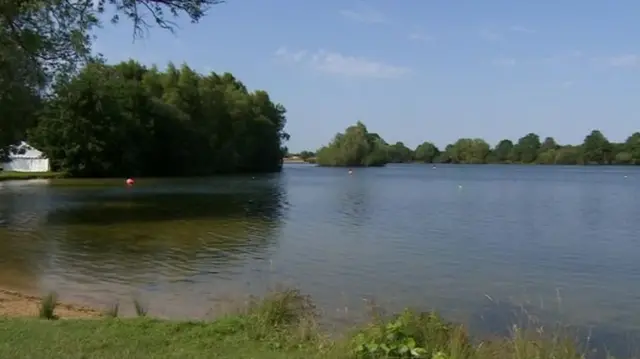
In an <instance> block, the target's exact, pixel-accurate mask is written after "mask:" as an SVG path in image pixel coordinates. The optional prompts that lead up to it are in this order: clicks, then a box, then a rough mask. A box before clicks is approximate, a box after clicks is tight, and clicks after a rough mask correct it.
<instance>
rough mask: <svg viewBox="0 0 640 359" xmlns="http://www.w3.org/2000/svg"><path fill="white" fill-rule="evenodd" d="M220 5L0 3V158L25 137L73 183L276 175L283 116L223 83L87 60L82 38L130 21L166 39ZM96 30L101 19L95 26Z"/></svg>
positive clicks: (230, 79) (264, 97) (209, 1)
mask: <svg viewBox="0 0 640 359" xmlns="http://www.w3.org/2000/svg"><path fill="white" fill-rule="evenodd" d="M220 2H221V1H220V0H162V1H160V0H74V1H53V0H44V1H42V0H24V1H4V2H2V4H0V108H2V112H3V113H2V115H1V116H0V159H3V160H6V159H7V158H8V157H9V155H10V154H11V153H12V152H15V151H16V150H17V147H16V145H17V144H19V142H20V141H22V140H25V139H27V140H28V142H30V143H31V144H32V145H34V146H35V147H37V148H39V149H40V150H42V151H43V152H44V153H45V154H46V155H47V157H49V159H50V160H51V165H52V168H53V169H54V170H58V171H63V172H66V173H68V174H70V175H73V176H90V177H105V176H106V177H108V176H132V175H138V176H143V175H144V176H176V175H208V174H215V173H237V172H271V171H278V170H279V169H280V168H281V165H282V157H283V154H284V152H285V151H286V148H285V147H284V143H285V141H286V140H288V138H289V135H288V134H287V133H286V132H284V126H285V124H286V116H285V114H286V109H285V108H284V106H282V105H280V104H277V103H274V102H273V101H272V100H271V98H270V97H269V94H268V93H267V92H265V91H249V90H248V89H247V88H246V86H245V85H244V84H243V83H242V82H241V81H239V80H238V79H236V78H234V76H233V75H232V74H229V73H225V74H216V73H210V74H206V75H202V74H198V73H196V72H195V71H194V70H193V69H191V68H190V67H189V66H187V65H182V66H181V67H180V68H176V66H174V65H173V64H169V66H168V67H167V69H166V70H164V71H160V70H158V68H156V67H155V66H152V67H146V66H144V65H142V64H140V63H137V62H135V61H129V62H123V63H120V64H111V65H110V64H107V63H106V61H105V60H104V59H103V58H102V57H101V56H95V55H92V51H91V45H92V41H93V39H94V38H93V36H92V34H93V30H94V29H95V28H96V27H97V26H99V25H100V18H101V17H104V16H105V15H104V14H105V12H106V11H107V10H112V11H113V16H112V17H111V18H110V19H108V20H110V21H111V22H112V23H117V22H118V21H119V19H120V18H121V17H122V18H127V19H130V20H131V22H132V24H133V31H134V34H136V35H139V34H141V33H142V32H143V31H144V30H145V29H146V27H147V24H148V22H149V23H153V24H154V25H159V27H161V28H164V29H169V30H172V27H171V26H172V24H173V22H172V21H171V20H170V17H176V16H180V15H183V16H184V15H186V16H187V17H188V18H190V19H191V20H192V21H194V22H197V21H198V20H199V19H201V18H202V17H203V16H204V15H205V12H206V11H207V10H208V8H209V7H210V6H212V5H214V4H218V3H220ZM103 20H104V18H103Z"/></svg>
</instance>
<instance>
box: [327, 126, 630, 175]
mask: <svg viewBox="0 0 640 359" xmlns="http://www.w3.org/2000/svg"><path fill="white" fill-rule="evenodd" d="M372 138H375V141H372ZM374 159H375V160H374ZM407 162H424V163H460V164H484V163H517V164H544V165H552V164H558V165H582V164H601V165H610V164H617V165H640V132H636V133H634V134H632V135H631V136H629V138H627V139H626V141H625V142H623V143H613V142H610V141H609V140H608V139H607V138H606V137H605V136H604V135H603V134H602V133H601V132H600V131H598V130H594V131H592V132H591V133H590V134H589V135H587V136H586V137H585V139H584V141H583V143H582V144H580V145H559V144H558V143H557V142H556V141H555V140H554V139H553V138H552V137H547V138H545V139H544V141H540V136H539V135H537V134H535V133H529V134H527V135H525V136H524V137H522V138H520V139H518V141H517V142H516V143H513V142H512V141H511V140H507V139H505V140H502V141H500V142H499V143H498V144H497V145H496V146H495V147H491V145H489V144H488V143H487V142H486V141H485V140H483V139H479V138H461V139H459V140H457V141H456V142H455V143H453V144H450V145H447V146H446V147H445V148H444V150H440V149H438V147H437V146H435V145H434V144H433V143H431V142H424V143H422V144H420V145H419V146H418V147H416V149H415V150H412V149H410V148H408V147H407V146H405V144H404V143H402V142H397V143H396V144H394V145H389V144H387V143H386V142H385V141H384V140H383V139H382V138H380V137H379V136H377V135H371V134H368V132H367V130H366V127H365V125H364V124H362V123H361V122H358V124H357V125H355V126H351V127H349V128H348V129H347V130H346V131H345V133H340V134H337V135H336V137H335V138H334V140H333V141H332V142H331V143H329V145H327V146H325V147H322V148H321V149H320V150H319V151H318V154H317V163H318V164H320V165H322V166H349V167H351V166H372V165H376V166H380V165H385V164H387V163H407Z"/></svg>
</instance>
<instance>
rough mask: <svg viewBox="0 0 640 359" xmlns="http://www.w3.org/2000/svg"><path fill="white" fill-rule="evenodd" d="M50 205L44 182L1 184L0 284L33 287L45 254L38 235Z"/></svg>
mask: <svg viewBox="0 0 640 359" xmlns="http://www.w3.org/2000/svg"><path fill="white" fill-rule="evenodd" d="M52 202H53V199H52V193H51V192H50V191H49V189H48V188H47V185H46V183H38V182H35V183H34V182H33V181H15V182H14V181H10V182H0V285H2V286H8V287H16V288H18V287H19V288H25V289H32V287H33V286H34V285H35V282H36V278H37V273H38V267H39V265H40V263H42V261H43V259H44V258H46V252H47V248H46V246H42V245H41V243H38V235H39V233H40V230H41V227H42V226H43V225H44V223H45V221H46V215H47V212H48V210H49V209H50V208H51V205H52Z"/></svg>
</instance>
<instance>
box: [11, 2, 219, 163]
mask: <svg viewBox="0 0 640 359" xmlns="http://www.w3.org/2000/svg"><path fill="white" fill-rule="evenodd" d="M218 3H220V1H219V0H97V1H96V0H73V1H66V0H21V1H8V0H4V1H0V108H2V109H3V115H2V116H0V157H2V156H6V154H7V153H8V151H9V150H10V148H11V146H12V145H14V144H16V143H17V142H18V141H20V140H21V139H24V135H25V131H26V130H27V128H28V127H30V126H32V125H34V121H35V118H36V116H35V113H36V112H37V111H38V110H39V109H40V105H41V98H42V97H46V95H47V94H49V93H50V92H51V89H50V85H51V84H52V82H54V81H57V82H63V81H66V80H68V78H69V77H70V76H73V75H74V74H75V73H76V71H77V69H78V68H79V66H82V65H84V64H85V63H86V62H87V61H88V60H90V59H91V56H90V53H91V40H92V37H91V36H90V34H91V30H92V29H93V28H94V27H95V26H97V25H99V18H100V17H103V16H104V15H106V13H109V14H110V18H109V19H108V20H110V21H111V22H113V23H117V22H119V21H120V19H121V18H126V19H129V20H130V21H131V23H132V25H133V34H134V35H141V34H142V33H143V31H144V30H145V29H146V28H147V27H148V26H149V25H157V26H159V27H161V28H164V29H168V30H171V31H173V29H174V23H173V22H172V19H173V18H175V17H178V16H181V15H186V16H187V17H188V18H190V19H191V20H192V21H194V22H197V21H198V20H200V19H201V18H202V17H203V16H204V15H205V13H206V11H207V10H208V9H209V7H210V6H212V5H215V4H218Z"/></svg>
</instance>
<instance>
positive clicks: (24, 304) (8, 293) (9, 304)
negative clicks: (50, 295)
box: [0, 288, 102, 319]
mask: <svg viewBox="0 0 640 359" xmlns="http://www.w3.org/2000/svg"><path fill="white" fill-rule="evenodd" d="M40 302H41V298H40V297H35V296H31V295H27V294H24V293H20V292H16V291H13V290H9V289H2V288H0V317H2V316H7V317H37V316H38V308H39V306H40ZM55 314H56V315H57V316H58V317H60V318H62V319H64V318H96V317H99V316H101V315H102V313H101V312H100V311H98V310H95V309H92V308H88V307H83V306H78V305H73V304H66V303H58V305H57V306H56V309H55Z"/></svg>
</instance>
